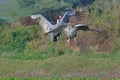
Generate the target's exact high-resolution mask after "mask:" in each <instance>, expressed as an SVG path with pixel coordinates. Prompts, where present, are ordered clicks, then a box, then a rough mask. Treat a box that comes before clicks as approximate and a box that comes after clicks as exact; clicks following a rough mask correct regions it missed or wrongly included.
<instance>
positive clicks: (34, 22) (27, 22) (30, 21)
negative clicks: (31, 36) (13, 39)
mask: <svg viewBox="0 0 120 80" xmlns="http://www.w3.org/2000/svg"><path fill="white" fill-rule="evenodd" d="M20 23H21V24H22V25H24V26H31V25H39V22H38V21H37V19H32V17H31V16H26V17H22V18H21V19H20Z"/></svg>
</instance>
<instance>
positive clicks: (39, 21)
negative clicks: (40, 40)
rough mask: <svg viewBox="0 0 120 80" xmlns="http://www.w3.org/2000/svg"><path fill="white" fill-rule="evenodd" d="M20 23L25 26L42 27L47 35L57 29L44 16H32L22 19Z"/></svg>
mask: <svg viewBox="0 0 120 80" xmlns="http://www.w3.org/2000/svg"><path fill="white" fill-rule="evenodd" d="M20 23H21V24H22V25H24V26H31V25H40V27H41V28H42V29H43V31H44V32H45V33H47V32H49V31H50V30H51V29H53V28H55V27H56V26H55V25H52V24H51V23H50V22H49V21H48V20H47V19H46V18H45V17H44V16H42V15H31V16H27V17H23V18H21V19H20Z"/></svg>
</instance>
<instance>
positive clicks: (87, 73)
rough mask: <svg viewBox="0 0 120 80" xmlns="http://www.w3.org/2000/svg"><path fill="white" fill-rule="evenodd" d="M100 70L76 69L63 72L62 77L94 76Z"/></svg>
mask: <svg viewBox="0 0 120 80" xmlns="http://www.w3.org/2000/svg"><path fill="white" fill-rule="evenodd" d="M99 73H100V71H99V70H98V71H97V70H95V71H78V72H74V73H68V74H63V75H62V77H94V76H95V75H97V74H99Z"/></svg>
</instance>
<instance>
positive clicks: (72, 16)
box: [61, 10, 86, 25]
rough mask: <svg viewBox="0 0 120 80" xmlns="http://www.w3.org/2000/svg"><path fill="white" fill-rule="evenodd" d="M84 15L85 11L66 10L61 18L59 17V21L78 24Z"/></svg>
mask: <svg viewBox="0 0 120 80" xmlns="http://www.w3.org/2000/svg"><path fill="white" fill-rule="evenodd" d="M85 17H86V12H85V11H82V12H80V11H73V10H70V11H67V12H66V13H65V14H64V15H63V17H62V19H61V23H69V22H70V23H71V24H72V25H73V24H74V25H75V24H78V23H79V24H80V22H81V21H83V20H84V19H85Z"/></svg>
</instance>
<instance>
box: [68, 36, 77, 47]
mask: <svg viewBox="0 0 120 80" xmlns="http://www.w3.org/2000/svg"><path fill="white" fill-rule="evenodd" d="M67 43H68V48H71V39H70V38H67ZM74 48H77V40H76V37H74Z"/></svg>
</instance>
